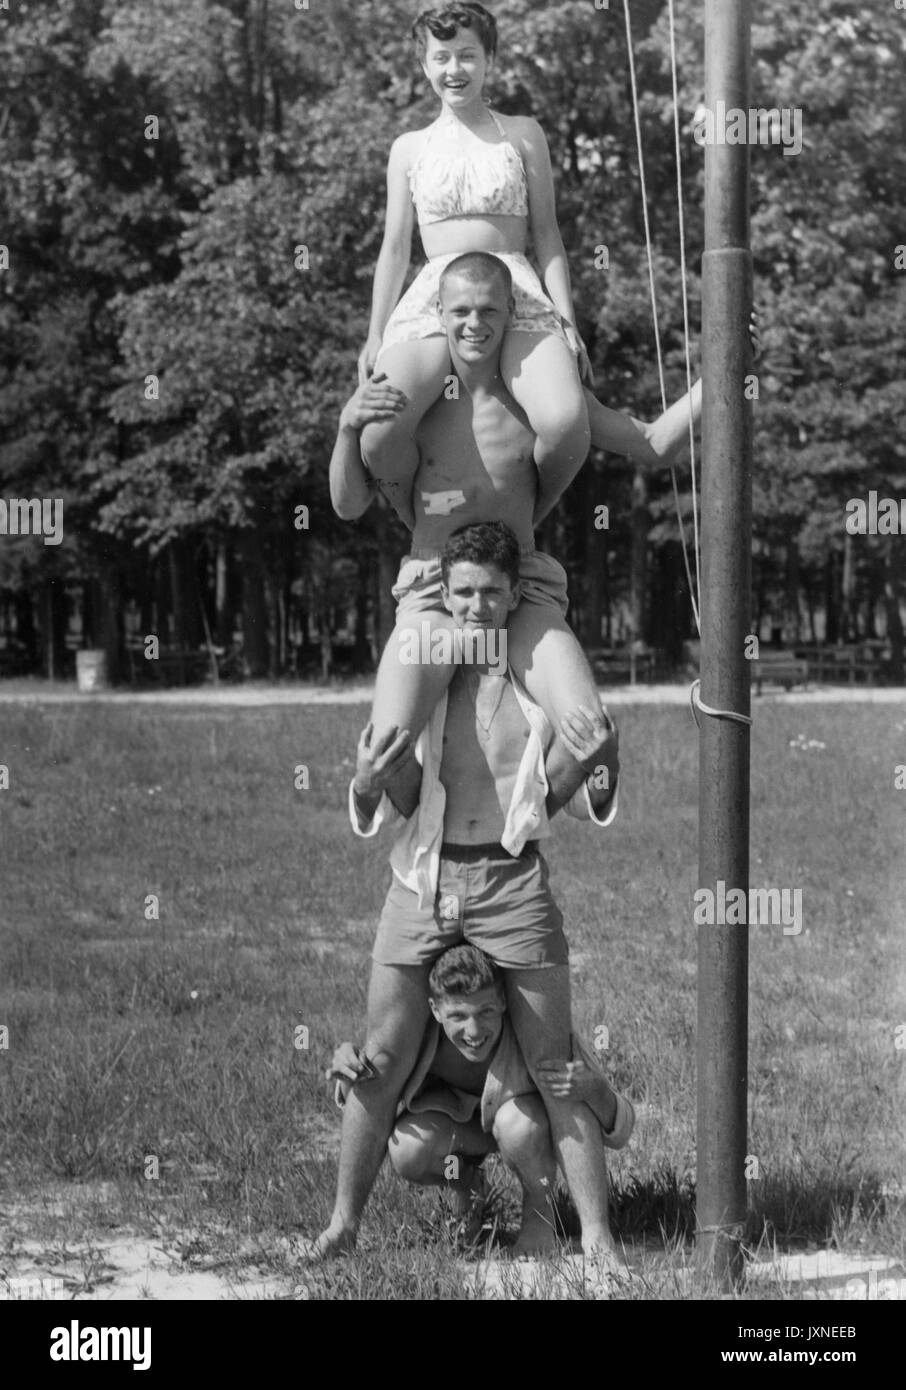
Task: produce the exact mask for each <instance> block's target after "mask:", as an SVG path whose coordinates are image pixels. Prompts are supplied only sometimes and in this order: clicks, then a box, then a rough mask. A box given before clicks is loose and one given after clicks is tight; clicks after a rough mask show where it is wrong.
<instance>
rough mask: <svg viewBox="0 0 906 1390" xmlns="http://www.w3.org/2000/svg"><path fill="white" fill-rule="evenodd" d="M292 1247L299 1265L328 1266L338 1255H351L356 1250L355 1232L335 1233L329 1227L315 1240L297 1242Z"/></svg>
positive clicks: (342, 1231)
mask: <svg viewBox="0 0 906 1390" xmlns="http://www.w3.org/2000/svg"><path fill="white" fill-rule="evenodd" d="M290 1246H291V1252H292V1255H293V1258H294V1259H295V1261H296V1263H297V1264H310V1265H311V1264H326V1263H327V1261H328V1260H335V1259H336V1258H337V1256H338V1255H348V1254H351V1252H352V1251H353V1250H354V1249H355V1232H354V1231H345V1230H341V1231H334V1230H332V1229H331V1228H330V1226H328V1228H327V1230H326V1231H322V1232H321V1234H320V1235H319V1236H317V1237H316V1239H315V1240H297V1241H293V1242H291V1243H290Z"/></svg>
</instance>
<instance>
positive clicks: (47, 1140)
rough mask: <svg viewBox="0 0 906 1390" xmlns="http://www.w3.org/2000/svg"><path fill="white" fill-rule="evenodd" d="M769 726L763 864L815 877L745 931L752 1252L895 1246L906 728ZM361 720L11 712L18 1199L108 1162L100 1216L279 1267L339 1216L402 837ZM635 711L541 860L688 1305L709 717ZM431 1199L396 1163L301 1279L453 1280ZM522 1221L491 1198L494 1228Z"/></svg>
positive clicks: (873, 714) (581, 1006) (655, 1286)
mask: <svg viewBox="0 0 906 1390" xmlns="http://www.w3.org/2000/svg"><path fill="white" fill-rule="evenodd" d="M757 713H758V717H757V720H756V724H755V728H754V731H753V756H752V801H753V806H752V874H751V881H752V885H753V886H755V887H778V888H790V889H796V888H800V889H801V890H802V895H803V898H802V901H803V929H802V931H801V933H800V934H799V935H785V934H784V933H783V931H782V928H781V927H780V926H776V927H768V926H757V927H753V928H752V929H751V932H750V937H751V972H750V973H751V1002H750V1126H749V1152H750V1157H753V1158H755V1159H757V1165H758V1167H757V1171H758V1174H759V1176H758V1177H757V1178H754V1179H753V1180H752V1181H751V1182H750V1183H749V1194H750V1231H749V1235H750V1240H751V1243H752V1245H753V1247H754V1246H755V1245H758V1244H759V1243H760V1245H761V1248H762V1253H763V1252H764V1249H765V1248H773V1247H774V1246H776V1247H777V1248H778V1249H797V1248H804V1247H806V1246H815V1245H837V1246H846V1247H848V1248H864V1249H866V1250H868V1249H869V1248H870V1249H871V1250H873V1251H875V1252H877V1251H880V1252H881V1253H885V1254H889V1255H890V1256H891V1257H892V1258H896V1259H900V1260H902V1259H904V1257H906V1219H904V1204H903V1193H902V1188H901V1187H899V1186H898V1183H899V1182H900V1180H901V1175H902V1160H903V1153H904V1129H903V1117H904V1113H906V1109H904V1105H903V1056H904V1054H903V1052H901V1051H898V1050H897V1047H896V1028H897V1026H898V1024H900V1023H901V1022H902V1021H903V1020H904V1019H906V997H904V969H903V966H904V933H903V925H904V910H903V902H904V900H906V892H904V889H906V882H904V879H906V866H904V855H903V830H902V826H903V819H902V818H903V804H904V803H903V800H902V798H903V795H904V794H903V793H898V792H897V791H896V790H895V785H894V768H895V766H896V764H897V762H898V760H899V761H902V738H901V736H900V730H898V728H897V726H896V719H897V718H898V717H900V716H899V715H898V714H892V712H891V711H890V709H889V708H888V709H885V708H872V707H870V706H865V707H858V706H851V705H850V706H843V707H839V706H827V707H819V708H816V707H809V708H807V709H798V708H797V707H795V706H790V705H783V706H780V705H778V706H768V705H764V706H760V707H759V709H758V712H757ZM366 716H367V711H366V710H365V709H364V708H361V709H359V708H348V707H345V708H331V707H318V708H316V709H313V708H293V709H276V710H275V709H264V710H256V711H243V710H229V711H217V710H209V709H202V710H188V709H179V708H173V709H166V710H158V709H150V708H147V707H142V708H135V709H129V708H123V707H115V708H111V707H109V706H107V707H98V708H92V707H90V706H84V705H80V706H77V707H70V706H59V707H49V708H46V709H42V708H41V707H36V708H30V709H26V710H13V709H12V708H10V707H7V708H6V709H4V711H3V725H4V727H3V739H2V745H3V757H2V760H3V761H4V762H5V763H6V764H7V765H8V766H9V768H10V788H9V790H8V791H4V792H2V793H0V836H2V841H0V842H2V845H3V863H2V875H3V881H2V901H0V911H2V919H0V951H2V961H3V969H2V976H0V1023H3V1024H5V1025H6V1026H7V1027H8V1029H9V1046H8V1050H7V1051H6V1052H4V1053H2V1054H0V1056H2V1066H0V1175H2V1182H3V1185H4V1187H5V1188H6V1190H7V1195H9V1193H10V1192H15V1193H17V1194H20V1195H22V1196H23V1197H24V1196H25V1195H27V1194H28V1193H29V1192H31V1193H35V1192H37V1191H38V1190H40V1188H41V1187H42V1185H44V1184H46V1183H48V1182H49V1181H52V1180H56V1181H58V1182H60V1181H62V1182H63V1183H64V1186H65V1184H67V1183H68V1184H76V1183H81V1184H85V1183H89V1184H99V1183H102V1182H106V1183H107V1184H108V1186H107V1188H106V1189H105V1190H106V1191H108V1192H109V1193H110V1194H113V1195H111V1196H110V1197H109V1199H108V1205H111V1206H114V1207H116V1210H117V1219H118V1220H122V1221H125V1222H131V1223H132V1224H134V1225H135V1226H137V1227H140V1228H144V1229H154V1230H159V1229H161V1228H167V1229H169V1230H171V1231H174V1232H175V1231H183V1232H189V1231H192V1232H197V1233H200V1235H199V1237H198V1238H199V1239H202V1240H203V1241H204V1242H206V1243H208V1244H213V1245H215V1246H218V1247H219V1248H222V1249H223V1250H225V1251H227V1252H229V1251H230V1250H232V1251H233V1253H234V1255H235V1257H236V1259H237V1260H239V1258H240V1257H239V1253H238V1252H239V1250H240V1246H241V1248H242V1249H243V1250H248V1248H249V1244H248V1243H249V1241H251V1242H252V1247H253V1248H254V1251H255V1253H256V1257H257V1258H259V1259H261V1258H264V1259H266V1260H269V1261H270V1262H271V1264H272V1265H273V1267H274V1268H275V1269H277V1270H279V1271H281V1272H283V1273H285V1274H286V1276H287V1278H288V1279H291V1278H292V1271H291V1267H290V1265H289V1263H288V1262H286V1261H284V1259H283V1257H282V1256H280V1255H279V1254H278V1253H276V1245H275V1241H274V1237H275V1236H276V1235H277V1234H278V1233H280V1232H287V1231H291V1230H304V1231H307V1232H309V1233H311V1232H314V1231H315V1230H317V1229H319V1228H320V1227H321V1226H322V1225H323V1224H324V1222H325V1221H326V1219H327V1216H328V1214H329V1211H330V1207H331V1203H332V1195H333V1185H334V1178H335V1162H336V1153H337V1145H338V1135H339V1122H338V1116H337V1113H336V1111H335V1110H334V1108H333V1106H332V1102H331V1099H330V1096H329V1093H328V1089H327V1087H326V1086H325V1084H324V1082H323V1074H324V1069H325V1067H326V1065H327V1063H328V1061H329V1058H330V1056H331V1054H332V1051H333V1047H334V1045H335V1043H336V1042H337V1041H338V1040H339V1039H340V1038H344V1037H348V1038H353V1039H358V1038H360V1037H361V1030H362V1026H363V1023H362V1021H363V1015H364V1001H365V990H366V985H367V978H368V969H369V953H370V949H371V942H372V937H373V932H374V927H375V923H376V920H377V916H378V912H379V910H380V905H381V902H382V899H383V896H384V893H385V891H386V886H387V883H388V881H389V869H388V867H387V858H386V857H387V850H388V847H389V846H388V845H387V844H386V843H380V842H377V843H375V842H370V841H369V842H364V841H361V840H357V839H355V838H354V837H353V836H352V834H351V832H350V830H349V827H348V824H347V820H346V786H347V782H348V779H349V776H350V773H351V770H352V758H353V754H354V749H355V743H356V739H357V735H358V731H359V729H360V727H361V725H362V724H363V723H364V721H365V718H366ZM901 723H902V721H901ZM620 725H621V735H622V756H623V763H624V773H623V785H622V789H621V812H620V816H619V818H618V821H617V823H616V825H615V826H614V827H613V828H612V829H611V830H609V831H607V832H604V833H603V834H596V833H595V832H594V831H593V830H592V829H591V828H590V827H586V826H578V825H576V824H575V823H574V822H571V821H569V822H568V821H566V820H560V821H558V822H556V824H555V833H554V836H553V842H552V844H551V845H550V847H549V853H548V858H549V860H550V862H551V866H552V883H553V887H554V891H555V893H556V895H557V897H558V899H559V901H560V903H561V906H562V907H563V910H564V914H565V919H566V925H567V932H568V935H569V939H570V942H571V947H572V975H573V989H574V1013H575V1019H576V1023H577V1026H578V1028H579V1029H580V1031H582V1032H583V1033H584V1034H585V1035H586V1036H587V1037H589V1038H593V1037H594V1036H595V1029H596V1028H598V1027H599V1026H600V1025H602V1024H604V1025H606V1027H607V1029H608V1033H609V1039H608V1040H609V1047H608V1050H607V1051H606V1053H605V1054H604V1055H605V1058H606V1061H607V1064H608V1066H609V1068H610V1071H611V1074H612V1076H613V1079H614V1082H615V1084H616V1085H617V1086H619V1087H621V1088H623V1089H625V1090H626V1091H627V1092H628V1093H629V1094H630V1095H631V1096H632V1097H633V1099H634V1101H635V1103H636V1105H637V1107H638V1110H639V1116H640V1118H639V1123H638V1126H637V1129H636V1134H635V1137H634V1139H633V1142H632V1144H631V1146H630V1148H629V1149H628V1150H627V1151H625V1152H624V1153H621V1154H619V1155H616V1156H615V1158H614V1161H613V1163H612V1175H613V1193H614V1210H615V1224H616V1227H617V1229H618V1231H619V1232H620V1234H621V1235H622V1236H623V1238H624V1239H625V1240H626V1241H627V1242H629V1243H630V1244H631V1246H632V1248H633V1250H634V1252H635V1259H636V1260H637V1262H639V1263H640V1264H641V1265H642V1267H643V1268H644V1267H646V1261H647V1262H648V1266H650V1278H649V1281H648V1282H649V1286H650V1287H647V1288H646V1292H645V1293H644V1295H642V1296H646V1297H659V1296H663V1297H675V1296H677V1289H678V1288H679V1286H680V1284H679V1283H678V1282H677V1281H678V1280H680V1274H681V1270H682V1267H683V1265H684V1263H685V1261H686V1259H687V1258H688V1249H689V1242H690V1239H691V1235H692V1231H693V1224H694V1223H693V1202H694V1171H695V1134H694V1115H695V1097H694V1088H695V1067H694V1027H695V928H694V926H693V919H692V906H693V899H692V895H693V892H694V889H695V887H696V879H697V738H696V734H695V729H694V726H693V725H692V723H691V721H690V720H689V717H688V715H687V714H686V713H685V712H684V711H682V710H680V709H674V708H651V707H629V708H627V709H626V710H625V711H624V712H623V713H622V715H621V720H620ZM809 741H811V746H809ZM818 745H823V747H822V746H818ZM299 764H306V765H307V767H308V768H309V782H310V786H309V789H308V790H297V789H296V787H295V769H296V767H297V766H298V765H299ZM152 896H153V898H156V899H157V902H158V904H159V915H158V917H157V918H155V916H154V915H153V912H152V911H149V904H150V902H151V899H152ZM714 930H738V928H732V927H724V928H719V927H717V928H714ZM300 1026H304V1028H305V1029H307V1035H306V1034H302V1033H300V1032H298V1031H297V1030H299V1028H300ZM300 1041H305V1042H306V1043H307V1046H304V1047H300V1046H297V1043H298V1042H300ZM150 1159H156V1160H157V1170H156V1171H157V1172H158V1174H159V1176H157V1177H156V1178H154V1177H148V1176H147V1174H148V1173H149V1172H150V1171H153V1170H154V1165H153V1164H149V1160H150ZM437 1202H438V1199H437V1195H436V1194H435V1193H433V1192H428V1193H423V1192H413V1191H410V1190H408V1189H406V1188H405V1186H404V1185H403V1184H401V1183H399V1182H397V1181H395V1180H394V1179H393V1178H392V1177H391V1176H390V1175H388V1174H385V1175H383V1176H382V1178H381V1180H380V1182H379V1185H378V1190H377V1192H376V1194H375V1199H374V1201H373V1203H372V1206H371V1208H370V1210H369V1214H368V1217H367V1219H366V1223H365V1226H364V1228H363V1232H362V1239H361V1250H362V1254H361V1258H360V1259H357V1260H355V1261H351V1262H350V1261H347V1262H344V1264H343V1265H342V1267H339V1266H338V1267H337V1268H336V1269H334V1270H330V1271H321V1272H318V1273H314V1274H311V1275H310V1276H308V1278H309V1283H310V1287H311V1296H313V1297H321V1296H336V1297H350V1298H353V1297H364V1296H367V1297H397V1298H407V1297H412V1298H416V1297H418V1298H422V1297H430V1298H448V1297H463V1298H465V1297H469V1296H471V1295H470V1292H469V1289H470V1285H469V1282H468V1278H467V1277H466V1275H465V1274H464V1273H463V1271H462V1269H461V1268H460V1267H459V1266H457V1265H456V1263H455V1261H454V1259H453V1251H452V1248H451V1247H450V1243H449V1238H448V1237H447V1236H446V1234H445V1232H444V1228H443V1225H442V1223H441V1222H440V1221H439V1220H438V1206H437ZM515 1210H516V1209H515V1204H514V1202H512V1201H511V1200H509V1199H506V1198H505V1197H502V1198H501V1201H500V1204H499V1210H498V1211H497V1213H496V1236H497V1238H499V1237H500V1236H501V1235H502V1236H503V1237H504V1239H505V1238H506V1237H507V1236H508V1235H511V1234H512V1227H513V1221H514V1217H515ZM493 1219H495V1217H494V1213H492V1220H493ZM186 1238H188V1237H186ZM242 1242H244V1244H242ZM665 1249H666V1250H667V1251H668V1252H671V1253H670V1254H669V1261H668V1263H669V1264H670V1268H671V1269H672V1270H673V1271H674V1275H673V1276H672V1282H671V1281H670V1280H668V1282H667V1285H666V1286H664V1280H663V1278H662V1277H661V1276H662V1274H663V1258H664V1255H663V1252H664V1250H665ZM656 1256H657V1259H659V1260H660V1261H661V1264H660V1265H659V1266H658V1269H660V1271H661V1273H660V1274H658V1271H657V1270H656V1269H655V1265H654V1263H652V1262H653V1261H654V1260H655V1257H656ZM656 1275H657V1277H656ZM658 1280H660V1282H658ZM680 1283H681V1280H680ZM662 1286H664V1288H665V1289H666V1291H661V1292H659V1290H662ZM775 1292H776V1295H777V1296H782V1293H783V1291H782V1290H777V1291H775ZM633 1296H635V1295H633Z"/></svg>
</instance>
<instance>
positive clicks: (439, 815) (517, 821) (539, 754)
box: [349, 671, 619, 908]
mask: <svg viewBox="0 0 906 1390" xmlns="http://www.w3.org/2000/svg"><path fill="white" fill-rule="evenodd" d="M509 680H510V682H511V684H512V687H513V691H514V693H515V695H516V699H517V700H518V702H519V707H520V709H521V710H522V713H523V714H524V715H525V718H526V720H527V721H528V724H529V727H530V729H531V733H530V734H529V737H528V739H527V741H526V745H525V752H524V753H523V755H522V760H521V762H520V764H519V770H518V772H517V774H516V785H515V786H514V788H513V795H512V797H511V798H510V806H509V810H508V812H507V817H506V823H505V825H504V828H503V834H502V835H501V837H500V843H501V844H502V846H503V848H504V849H505V850H506V851H507V853H508V854H511V855H512V856H513V858H514V859H515V858H516V857H517V856H518V855H520V854H521V853H522V850H523V848H524V846H525V844H526V842H527V841H528V840H540V839H544V838H545V837H547V836H549V835H550V833H551V830H550V822H549V821H548V817H547V810H546V808H545V802H546V800H547V793H548V790H549V785H548V780H547V772H546V770H545V766H544V757H545V753H546V752H547V750H548V748H549V747H550V745H551V744H552V743H553V740H554V730H553V726H552V725H551V722H550V720H549V719H548V717H547V715H546V714H545V713H544V710H543V709H541V707H540V705H536V704H535V702H534V701H533V700H532V699H531V698H530V697H529V695H528V694H527V693H526V692H525V690H523V688H522V686H521V685H520V683H519V681H518V680H516V678H515V677H514V675H513V673H512V671H510V673H509ZM446 718H447V694H446V691H445V692H444V694H443V695H442V696H441V697H440V699H439V700H438V702H437V704H436V705H435V706H434V709H433V710H432V712H431V715H430V717H429V719H428V722H427V724H426V725H425V727H424V729H423V730H422V732H421V734H420V735H419V737H418V740H417V742H416V745H415V756H416V759H417V760H418V762H419V763H420V765H421V768H422V784H421V794H420V796H419V803H418V806H417V807H416V809H415V810H414V811H413V813H412V815H411V816H410V817H409V818H408V820H406V819H404V817H403V816H402V815H401V814H400V812H399V811H398V810H397V809H396V807H395V806H394V805H393V802H392V801H391V800H390V798H389V796H388V795H387V793H386V792H385V793H384V795H383V796H382V797H381V800H380V804H379V805H378V808H377V810H376V811H375V813H374V815H373V816H372V818H371V820H370V821H368V822H365V821H363V819H362V817H361V816H360V814H359V809H358V807H357V805H356V801H355V792H354V790H353V785H354V784H353V782H350V784H349V818H350V821H351V822H352V828H353V831H354V832H355V834H356V835H359V836H361V837H362V838H363V839H370V838H371V837H372V836H374V835H376V834H377V833H378V831H379V830H380V829H381V827H382V826H384V825H387V826H395V827H398V829H397V837H396V840H395V841H394V844H393V848H392V850H391V851H390V866H391V868H392V869H393V872H394V874H395V875H396V877H397V878H398V879H399V880H400V882H401V883H402V884H404V885H405V887H406V888H408V889H410V890H411V891H412V892H413V893H417V894H418V905H419V907H421V908H424V907H428V906H429V905H430V904H431V903H432V902H433V901H434V899H435V897H436V895H437V882H438V875H439V867H440V847H441V844H442V842H443V838H444V811H445V809H446V803H447V793H446V789H445V787H444V785H443V783H442V782H441V780H440V766H441V760H442V758H443V747H444V745H443V739H444V724H445V722H446ZM618 802H619V780H618V781H617V785H616V787H614V792H613V796H612V798H611V800H610V802H609V804H608V807H607V813H606V815H605V816H604V818H603V820H602V819H601V818H600V817H599V816H598V815H597V814H596V813H595V809H594V806H593V805H592V800H591V796H590V794H589V791H588V784H587V782H583V783H582V786H581V787H579V789H578V790H577V791H576V793H575V794H574V796H573V797H572V798H571V799H570V801H568V802H567V804H566V806H565V807H564V810H565V811H566V812H567V814H568V815H570V816H573V817H574V818H575V819H576V820H591V821H592V822H593V823H594V824H595V825H598V826H601V827H602V828H603V827H606V826H608V825H610V824H611V823H612V822H613V820H614V819H615V817H616V814H617V809H618Z"/></svg>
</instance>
